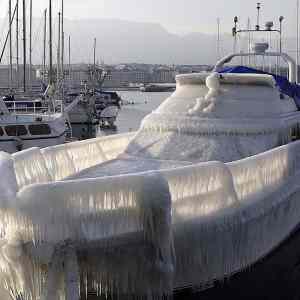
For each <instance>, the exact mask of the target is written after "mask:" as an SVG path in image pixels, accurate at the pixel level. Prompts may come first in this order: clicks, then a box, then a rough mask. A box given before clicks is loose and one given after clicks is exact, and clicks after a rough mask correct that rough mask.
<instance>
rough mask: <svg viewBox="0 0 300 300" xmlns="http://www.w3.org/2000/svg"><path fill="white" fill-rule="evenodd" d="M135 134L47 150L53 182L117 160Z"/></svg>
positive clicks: (46, 159) (47, 160)
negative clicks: (108, 161)
mask: <svg viewBox="0 0 300 300" xmlns="http://www.w3.org/2000/svg"><path fill="white" fill-rule="evenodd" d="M134 134H135V133H125V134H119V135H111V136H107V137H100V138H96V139H91V140H85V141H79V142H75V143H69V144H64V145H58V146H54V147H49V148H45V149H43V150H42V154H43V156H44V158H45V161H46V165H47V168H48V169H49V171H50V174H51V175H52V177H53V180H60V179H63V178H66V177H68V176H71V175H73V174H74V173H77V172H80V171H81V170H83V169H86V168H89V167H92V166H94V165H97V164H99V163H102V162H105V161H107V160H111V159H114V158H116V157H117V156H118V155H119V154H121V153H122V152H123V151H124V150H125V148H126V147H127V145H128V143H129V141H130V140H131V139H132V137H133V136H134Z"/></svg>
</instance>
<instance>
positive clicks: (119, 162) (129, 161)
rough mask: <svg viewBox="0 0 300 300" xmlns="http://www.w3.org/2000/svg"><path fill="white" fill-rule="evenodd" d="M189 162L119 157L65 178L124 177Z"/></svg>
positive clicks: (184, 164) (185, 164) (183, 164)
mask: <svg viewBox="0 0 300 300" xmlns="http://www.w3.org/2000/svg"><path fill="white" fill-rule="evenodd" d="M189 164H190V163H189V162H183V161H182V162H181V161H172V160H170V161H168V160H156V159H138V158H133V157H121V158H118V159H114V160H111V161H108V162H106V163H102V164H99V165H96V166H94V167H91V168H88V169H85V170H83V171H81V172H79V173H77V174H75V175H72V176H70V177H67V178H66V180H73V179H82V178H97V177H103V176H115V175H124V174H128V173H139V172H145V171H148V170H152V171H155V170H160V169H171V168H176V167H180V166H181V167H182V166H187V165H189Z"/></svg>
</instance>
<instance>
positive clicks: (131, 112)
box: [97, 91, 171, 136]
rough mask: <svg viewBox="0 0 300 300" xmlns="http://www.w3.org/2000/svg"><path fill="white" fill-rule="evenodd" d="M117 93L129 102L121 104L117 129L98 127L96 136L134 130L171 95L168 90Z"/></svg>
mask: <svg viewBox="0 0 300 300" xmlns="http://www.w3.org/2000/svg"><path fill="white" fill-rule="evenodd" d="M118 94H119V95H120V96H121V98H122V100H124V101H125V102H128V103H129V104H127V105H123V106H122V109H121V110H120V112H119V115H118V118H117V121H116V123H115V124H116V126H117V129H116V130H109V129H105V130H100V128H98V129H97V135H98V136H102V135H110V134H115V133H124V132H128V131H136V130H137V129H138V128H139V127H140V123H141V121H142V119H143V118H144V117H145V116H146V115H147V114H149V113H150V112H151V111H153V110H154V109H156V108H157V107H158V106H159V105H160V104H161V103H162V102H163V101H164V100H165V99H166V98H168V97H169V96H170V95H171V93H170V92H163V93H151V92H147V93H143V92H140V91H120V92H118ZM131 103H133V104H131Z"/></svg>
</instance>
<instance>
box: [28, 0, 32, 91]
mask: <svg viewBox="0 0 300 300" xmlns="http://www.w3.org/2000/svg"><path fill="white" fill-rule="evenodd" d="M29 10H30V14H29V76H28V81H29V84H30V88H31V87H32V82H31V80H32V78H31V71H32V0H30V8H29Z"/></svg>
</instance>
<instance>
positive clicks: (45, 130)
mask: <svg viewBox="0 0 300 300" xmlns="http://www.w3.org/2000/svg"><path fill="white" fill-rule="evenodd" d="M28 128H29V132H30V134H32V135H48V134H51V128H50V127H49V125H48V124H34V125H29V126H28Z"/></svg>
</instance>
